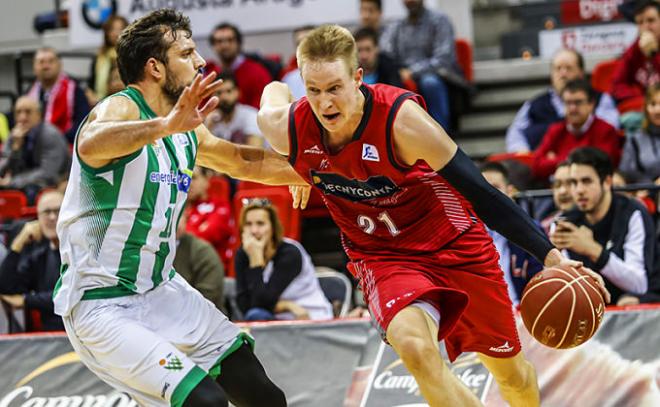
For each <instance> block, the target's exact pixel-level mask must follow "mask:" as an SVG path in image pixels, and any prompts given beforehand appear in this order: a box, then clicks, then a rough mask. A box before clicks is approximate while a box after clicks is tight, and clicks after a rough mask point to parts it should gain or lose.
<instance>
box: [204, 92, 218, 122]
mask: <svg viewBox="0 0 660 407" xmlns="http://www.w3.org/2000/svg"><path fill="white" fill-rule="evenodd" d="M218 103H220V99H218V97H217V96H213V97H212V98H211V99H209V100H208V101H207V102H206V103H205V104H204V106H203V107H202V108H201V110H200V112H199V114H201V115H202V118H206V116H208V115H209V113H211V112H212V111H213V110H214V109H215V107H216V106H218Z"/></svg>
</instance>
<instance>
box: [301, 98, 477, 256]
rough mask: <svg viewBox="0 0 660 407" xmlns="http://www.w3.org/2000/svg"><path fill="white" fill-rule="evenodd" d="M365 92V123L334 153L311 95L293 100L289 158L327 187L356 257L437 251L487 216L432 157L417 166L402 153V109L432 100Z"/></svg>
mask: <svg viewBox="0 0 660 407" xmlns="http://www.w3.org/2000/svg"><path fill="white" fill-rule="evenodd" d="M360 90H361V91H362V93H363V94H364V97H365V104H364V114H363V117H362V121H361V122H360V124H359V126H358V128H357V130H356V132H355V134H354V135H353V139H352V141H351V142H350V143H348V144H347V145H346V146H344V147H343V149H341V151H339V152H338V153H334V154H333V153H332V152H331V151H329V149H328V148H327V147H326V145H325V144H324V138H323V133H324V130H323V127H322V126H321V124H320V122H319V121H318V120H317V119H316V117H315V116H314V113H313V112H312V109H311V106H310V105H309V102H308V100H307V98H306V97H303V98H302V99H300V100H299V101H297V102H296V103H294V104H292V106H291V109H290V111H289V153H290V154H289V162H290V163H291V165H292V166H293V167H294V168H295V170H296V171H297V172H298V173H299V174H300V175H301V176H302V177H304V178H305V180H306V181H307V182H309V183H310V184H312V185H313V186H314V187H315V188H318V190H319V191H320V192H321V195H322V197H323V200H324V201H325V204H326V206H327V207H328V209H329V211H330V215H331V216H332V218H333V220H334V221H335V223H336V224H337V226H339V228H340V230H341V232H342V241H343V244H344V248H345V250H346V253H347V254H348V256H349V257H350V258H351V260H353V261H355V260H359V259H361V258H364V257H372V256H378V257H381V256H383V257H390V256H396V257H401V256H406V257H407V256H415V255H423V254H430V253H433V252H436V251H438V250H439V249H441V248H442V247H443V246H445V245H446V244H447V243H449V242H451V241H452V240H454V239H455V238H456V237H458V236H459V235H460V234H461V233H463V232H464V231H466V230H467V229H469V228H470V227H471V226H472V225H473V224H475V223H476V222H479V220H478V218H477V217H476V216H475V215H474V211H473V209H472V206H471V205H470V204H469V202H468V201H467V200H466V199H465V198H464V197H463V196H462V195H461V194H460V193H458V192H457V191H456V190H455V189H454V188H453V187H452V186H451V185H449V183H448V182H447V181H445V180H444V178H442V177H441V176H440V175H438V174H437V173H436V172H435V171H433V170H432V169H431V168H430V167H429V166H428V164H426V162H424V161H418V162H417V163H416V164H415V165H413V166H412V167H410V166H407V165H405V164H404V163H402V162H400V161H399V160H398V159H397V157H396V155H395V153H394V143H393V140H392V124H393V122H394V119H395V117H396V115H397V112H398V111H399V108H400V107H401V105H402V104H403V102H404V101H406V100H408V99H410V100H413V101H415V102H417V103H419V104H420V105H421V106H423V107H425V104H424V101H423V99H422V98H421V97H420V96H419V95H416V94H414V93H410V92H407V91H405V90H403V89H399V88H396V87H392V86H387V85H373V86H370V85H363V86H362V87H361V89H360ZM485 238H488V235H487V234H485Z"/></svg>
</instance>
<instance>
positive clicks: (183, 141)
mask: <svg viewBox="0 0 660 407" xmlns="http://www.w3.org/2000/svg"><path fill="white" fill-rule="evenodd" d="M174 138H175V139H176V141H177V142H178V143H179V144H181V145H182V146H187V145H188V144H190V142H189V141H188V136H186V135H185V134H181V133H178V134H175V135H174Z"/></svg>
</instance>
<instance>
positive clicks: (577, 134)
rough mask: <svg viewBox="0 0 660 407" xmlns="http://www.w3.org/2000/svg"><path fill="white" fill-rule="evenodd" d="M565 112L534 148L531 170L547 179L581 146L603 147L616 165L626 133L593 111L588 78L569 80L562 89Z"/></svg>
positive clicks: (593, 104)
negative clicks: (622, 134) (619, 130)
mask: <svg viewBox="0 0 660 407" xmlns="http://www.w3.org/2000/svg"><path fill="white" fill-rule="evenodd" d="M560 96H561V98H562V101H563V102H564V106H565V112H566V116H565V117H564V119H563V120H562V121H559V122H557V123H555V124H553V125H551V126H550V127H549V128H548V131H547V132H546V133H545V135H544V136H543V140H542V141H541V144H540V145H539V147H538V148H537V149H536V150H534V154H533V157H534V160H533V165H532V172H533V174H534V176H535V177H536V178H537V179H539V180H547V179H548V178H549V177H550V175H552V173H554V172H555V170H556V169H557V165H558V164H559V163H560V162H562V161H564V160H566V158H567V157H568V154H569V153H570V152H571V151H573V150H574V149H576V148H578V147H587V146H590V147H596V148H599V149H601V150H603V151H604V152H605V153H606V154H607V155H608V156H609V157H610V159H611V160H612V162H613V163H614V165H615V166H616V165H618V164H619V160H620V159H621V150H622V147H623V137H621V136H620V135H619V132H618V131H617V130H616V129H615V128H614V127H612V125H610V124H609V123H607V122H606V121H604V120H603V119H600V118H598V117H596V116H595V115H594V106H595V94H594V91H593V89H592V88H591V85H589V82H587V81H585V80H582V79H577V80H574V81H570V82H568V83H566V85H565V86H564V89H562V91H561V95H560Z"/></svg>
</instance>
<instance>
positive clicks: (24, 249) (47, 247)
mask: <svg viewBox="0 0 660 407" xmlns="http://www.w3.org/2000/svg"><path fill="white" fill-rule="evenodd" d="M62 198H63V196H62V194H61V193H60V192H57V191H47V192H44V193H43V194H42V195H41V198H40V199H39V202H38V203H37V216H38V218H37V220H36V221H32V222H28V223H26V224H25V225H24V226H23V229H22V230H21V231H20V233H19V234H18V235H17V236H16V238H15V239H14V241H13V242H12V243H11V247H10V252H9V254H8V255H7V257H6V258H5V260H4V261H3V262H2V265H0V294H1V295H0V298H1V299H2V300H3V301H5V302H7V303H9V304H10V305H12V306H13V307H15V308H26V309H27V310H28V311H31V310H37V311H39V313H40V314H41V328H42V329H43V330H45V331H63V330H64V324H63V323H62V318H61V317H60V316H58V315H55V313H54V311H53V289H54V288H55V285H56V283H57V281H58V279H59V277H60V264H61V263H60V252H59V240H58V238H57V233H56V232H55V226H56V225H57V218H58V214H59V211H60V206H61V204H62Z"/></svg>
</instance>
